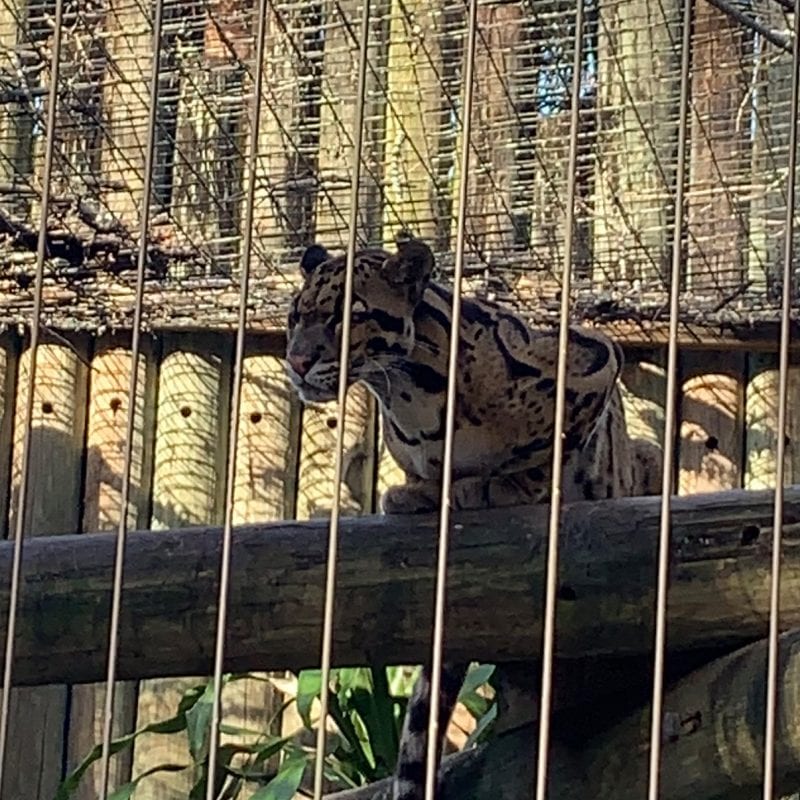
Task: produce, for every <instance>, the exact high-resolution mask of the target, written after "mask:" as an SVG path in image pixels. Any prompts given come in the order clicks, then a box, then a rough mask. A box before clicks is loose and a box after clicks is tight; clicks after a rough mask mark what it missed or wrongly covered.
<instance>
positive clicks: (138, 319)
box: [100, 0, 164, 800]
mask: <svg viewBox="0 0 800 800" xmlns="http://www.w3.org/2000/svg"><path fill="white" fill-rule="evenodd" d="M163 21H164V0H156V2H155V4H154V10H153V61H152V64H151V71H150V108H149V112H148V118H147V142H146V145H145V165H144V184H143V187H142V215H141V218H140V222H139V242H138V250H137V254H136V289H135V299H134V312H133V331H132V334H131V375H130V383H129V385H128V413H127V418H126V420H125V454H124V462H123V466H122V486H121V489H120V518H119V526H118V528H117V547H116V552H115V554H114V585H113V589H112V595H111V621H110V626H109V634H108V671H107V674H106V691H105V700H104V705H103V734H102V736H103V738H102V744H101V747H102V751H101V756H100V791H101V797H102V800H106V798H107V797H108V780H109V769H110V760H111V736H112V730H113V725H114V694H115V690H116V673H117V655H118V652H119V618H120V613H121V611H122V588H123V585H122V584H123V579H124V571H125V543H126V540H127V535H128V501H129V499H130V490H131V465H132V461H133V435H134V426H135V424H136V401H137V398H136V387H137V383H138V378H139V356H140V347H141V334H142V306H143V302H144V280H145V269H146V267H147V262H148V229H149V227H150V203H151V199H152V196H153V172H154V160H155V149H156V127H157V119H158V95H159V92H158V79H159V72H160V70H161V31H162V28H163Z"/></svg>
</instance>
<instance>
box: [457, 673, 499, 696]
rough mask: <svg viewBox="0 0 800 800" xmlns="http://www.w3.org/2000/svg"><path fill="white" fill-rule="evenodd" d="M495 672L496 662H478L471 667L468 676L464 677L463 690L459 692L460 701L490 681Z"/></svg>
mask: <svg viewBox="0 0 800 800" xmlns="http://www.w3.org/2000/svg"><path fill="white" fill-rule="evenodd" d="M493 674H494V664H476V665H475V666H473V667H471V668H470V670H469V672H467V676H466V678H464V683H463V684H462V686H461V691H460V692H459V693H458V700H459V702H461V699H462V697H465V696H466V695H470V694H473V693H474V692H475V691H476V690H477V689H478V688H480V687H481V686H483V684H484V683H488V682H489V679H490V678H491V677H492V675H493Z"/></svg>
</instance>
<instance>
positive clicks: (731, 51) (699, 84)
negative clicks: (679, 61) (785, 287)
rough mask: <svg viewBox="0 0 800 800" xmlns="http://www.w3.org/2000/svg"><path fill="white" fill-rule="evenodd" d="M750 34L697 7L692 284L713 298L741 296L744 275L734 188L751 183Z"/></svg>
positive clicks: (742, 226)
mask: <svg viewBox="0 0 800 800" xmlns="http://www.w3.org/2000/svg"><path fill="white" fill-rule="evenodd" d="M751 35H752V34H750V33H749V31H748V30H747V28H745V27H744V26H743V25H740V24H739V23H738V22H737V21H736V20H734V19H733V18H732V17H731V16H729V15H728V14H726V13H725V12H723V11H720V10H719V9H718V8H716V7H715V6H713V5H712V4H711V3H699V4H698V5H697V7H696V8H695V11H694V27H693V30H692V65H691V79H692V87H691V89H692V115H691V120H690V122H691V144H690V150H691V157H690V163H689V183H688V194H687V198H686V208H687V212H686V213H687V223H688V227H689V233H690V236H689V238H688V241H687V259H686V284H687V288H691V289H693V290H695V291H701V292H702V291H705V292H708V293H711V294H712V296H713V295H715V294H717V295H722V296H725V295H728V294H730V293H731V292H733V291H736V290H737V289H739V287H740V285H741V282H742V279H743V276H744V269H745V263H744V254H745V253H746V252H747V251H746V247H745V245H746V236H747V232H746V218H745V216H744V210H743V198H740V197H739V196H738V194H737V191H736V187H737V186H738V185H740V184H741V183H742V182H743V180H744V179H745V178H744V175H745V171H746V165H747V162H748V161H749V135H750V134H749V130H748V128H749V126H748V125H746V124H738V125H737V124H736V120H737V118H738V114H739V109H740V108H742V107H743V106H744V104H746V102H747V96H748V93H749V85H748V82H749V79H750V76H749V74H747V73H746V71H745V70H743V69H742V67H741V59H742V57H743V54H744V52H745V47H746V41H747V37H748V36H751Z"/></svg>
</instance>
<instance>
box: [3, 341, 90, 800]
mask: <svg viewBox="0 0 800 800" xmlns="http://www.w3.org/2000/svg"><path fill="white" fill-rule="evenodd" d="M85 350H86V347H85V342H82V343H78V344H76V345H75V348H74V349H73V348H72V347H69V346H66V345H63V344H41V345H40V346H39V350H38V355H37V359H36V361H37V366H36V371H37V374H36V386H35V387H34V390H33V391H34V407H33V422H32V431H31V444H30V470H29V483H28V495H27V502H26V512H25V523H26V524H25V534H26V535H36V536H42V535H54V534H64V533H75V532H76V531H77V530H78V529H79V526H80V516H79V515H80V497H81V460H82V456H83V437H84V430H85V422H86V391H87V368H86V355H85ZM30 367H31V357H30V350H25V351H24V352H23V353H22V355H21V357H20V364H19V378H18V383H17V402H16V414H15V421H14V455H13V466H12V483H11V491H12V504H11V518H10V529H11V530H13V529H14V525H15V520H16V514H17V513H18V512H19V509H18V506H17V495H18V492H19V484H20V480H21V477H22V476H21V467H22V463H21V458H22V443H23V437H24V433H25V431H24V424H23V423H24V409H25V403H26V402H27V397H28V392H29V391H30V385H29V384H30ZM66 715H67V687H66V686H46V687H42V688H39V689H14V690H12V692H11V711H10V717H9V734H8V746H9V749H8V753H7V755H6V771H5V780H4V786H3V797H4V798H7V800H52V798H53V794H54V793H55V790H56V787H57V785H58V782H59V780H60V778H61V770H62V757H63V748H64V734H65V721H66Z"/></svg>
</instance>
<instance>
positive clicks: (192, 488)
mask: <svg viewBox="0 0 800 800" xmlns="http://www.w3.org/2000/svg"><path fill="white" fill-rule="evenodd" d="M163 348H164V357H163V359H162V361H161V366H160V370H159V377H158V407H157V411H156V437H155V455H154V472H153V494H152V518H151V527H152V528H153V529H163V528H175V527H177V528H181V527H186V526H189V525H198V524H201V523H210V522H213V523H217V524H218V523H219V522H221V519H222V501H223V498H224V488H225V486H224V470H223V467H224V463H225V461H224V454H225V446H226V441H227V438H226V431H227V427H228V426H227V420H228V419H229V413H228V401H227V398H228V386H229V382H230V371H229V370H230V364H231V360H230V340H227V341H226V342H225V343H224V344H223V343H222V342H220V340H218V339H211V338H208V337H204V336H200V335H196V336H193V335H187V334H184V335H181V336H178V335H177V334H175V335H172V336H169V337H167V338H165V341H164V345H163ZM214 604H215V605H216V598H215V599H214ZM205 646H206V647H208V648H209V651H213V647H214V643H213V641H209V642H207V643H206V645H205ZM199 681H202V679H195V678H183V679H180V678H179V679H172V680H159V679H156V680H148V681H143V682H142V683H141V684H140V687H139V703H138V719H137V726H142V725H145V724H147V723H149V722H154V721H156V720H160V719H164V718H166V717H168V716H170V715H171V714H174V713H175V709H176V708H177V707H178V703H179V701H180V698H181V695H182V694H183V692H184V691H185V690H186V689H188V688H189V687H190V686H192V685H194V684H196V683H197V682H199ZM164 763H178V764H180V763H184V764H189V763H191V759H190V756H189V753H188V750H187V746H186V742H185V740H182V739H180V737H150V738H149V739H147V738H146V739H143V740H140V742H137V746H136V747H135V748H134V755H133V774H134V777H135V776H136V775H139V774H141V773H142V772H144V771H145V770H147V769H149V768H152V767H155V766H157V765H159V764H164ZM145 782H146V787H147V789H146V791H147V792H148V795H147V796H148V797H149V798H151V800H179V798H180V800H185V798H186V796H187V794H188V792H189V789H190V788H191V785H192V784H191V776H190V775H188V774H186V773H183V772H181V773H172V774H170V773H160V774H157V775H154V776H152V777H148V778H146V779H145ZM143 783H144V782H143Z"/></svg>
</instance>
